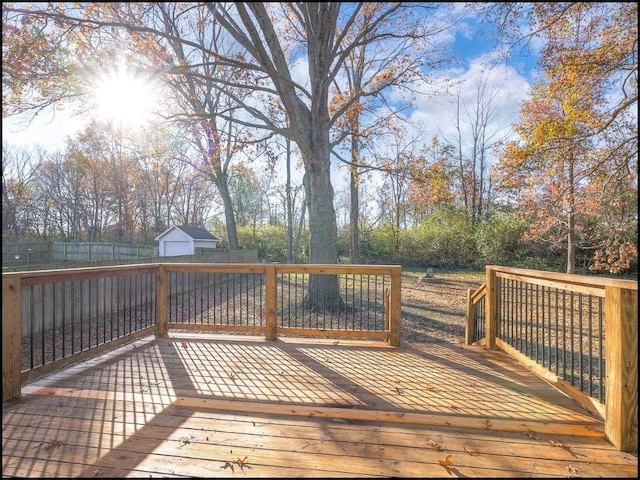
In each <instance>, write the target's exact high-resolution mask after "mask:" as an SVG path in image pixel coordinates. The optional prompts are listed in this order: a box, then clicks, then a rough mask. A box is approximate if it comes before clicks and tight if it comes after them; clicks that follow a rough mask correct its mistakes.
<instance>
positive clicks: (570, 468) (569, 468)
mask: <svg viewBox="0 0 640 480" xmlns="http://www.w3.org/2000/svg"><path fill="white" fill-rule="evenodd" d="M567 471H568V472H569V476H570V477H575V476H577V475H578V474H579V473H580V471H581V470H580V469H579V468H576V467H574V466H573V465H567Z"/></svg>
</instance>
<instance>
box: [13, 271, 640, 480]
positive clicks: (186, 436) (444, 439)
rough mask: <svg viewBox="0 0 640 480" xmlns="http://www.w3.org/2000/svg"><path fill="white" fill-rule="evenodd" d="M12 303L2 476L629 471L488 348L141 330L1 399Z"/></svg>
mask: <svg viewBox="0 0 640 480" xmlns="http://www.w3.org/2000/svg"><path fill="white" fill-rule="evenodd" d="M145 268H148V267H145ZM172 268H182V267H172ZM184 268H188V267H184ZM255 268H258V267H255ZM94 273H95V272H94ZM72 274H73V273H69V275H72ZM101 274H102V273H101ZM64 275H65V274H60V275H58V276H59V277H64ZM75 275H77V273H76V274H75ZM92 275H93V273H92ZM3 277H4V276H3ZM15 278H16V276H13V277H6V280H7V281H6V282H5V278H3V294H7V295H8V296H9V297H10V296H11V293H15V291H16V289H15V285H16V284H15V283H11V282H14V281H15ZM27 278H31V279H33V278H40V279H43V278H45V275H37V274H27V275H26V276H25V279H27ZM46 278H47V280H46V281H51V282H53V281H54V280H53V277H52V276H47V277H46ZM63 280H64V279H63V278H58V279H57V280H55V281H56V282H61V281H63ZM31 281H34V280H31ZM23 282H24V283H22V284H20V283H18V285H22V286H20V288H18V290H19V291H20V290H22V288H25V287H24V285H25V283H29V280H23ZM10 285H14V288H13V289H11V288H9V287H10ZM394 285H395V284H394ZM268 288H269V287H268V286H267V290H268ZM161 291H162V289H161ZM64 294H65V295H66V293H64ZM392 296H393V298H395V295H394V294H393V293H392V292H389V291H388V290H387V291H384V293H383V299H382V300H381V302H382V303H384V302H390V298H391V297H392ZM5 299H6V296H5ZM104 300H105V299H99V302H103V303H104ZM266 301H267V303H269V302H270V301H271V300H269V299H267V300H266ZM32 302H35V300H32ZM56 302H57V303H59V300H56V301H55V302H54V303H56ZM153 302H156V298H155V297H153ZM22 303H23V302H10V303H9V304H8V305H7V304H5V303H4V301H3V434H2V436H3V457H2V473H3V477H143V476H144V477H149V476H151V477H185V476H186V477H236V476H238V477H243V476H244V477H369V476H372V477H376V476H377V477H445V478H447V477H492V478H495V477H518V478H523V477H629V478H637V474H638V463H637V447H636V450H635V451H634V452H631V453H628V452H624V451H621V449H620V448H616V447H615V446H614V445H612V443H611V442H610V441H609V440H608V439H607V437H606V435H605V433H606V428H605V421H604V420H603V419H602V418H601V417H600V416H599V415H597V414H596V413H594V412H593V411H590V410H589V409H587V408H585V407H584V405H583V404H584V402H579V401H576V400H575V399H574V398H573V397H572V396H570V395H567V394H566V393H565V392H563V391H561V390H560V389H558V388H556V386H557V385H554V382H552V381H550V380H549V378H547V379H546V380H543V379H542V378H541V376H540V375H539V374H536V373H534V370H535V369H532V368H527V367H526V366H523V365H522V363H521V362H520V361H518V360H516V359H515V358H514V357H513V356H512V355H509V354H507V353H505V351H501V350H489V349H487V348H485V346H483V345H482V344H481V343H482V342H473V343H474V344H469V345H454V344H448V343H437V344H435V343H434V344H423V343H403V344H401V345H392V344H391V342H390V341H389V337H388V336H387V335H386V334H385V335H383V337H386V338H383V339H382V340H377V339H367V338H356V339H353V338H349V337H348V336H347V335H345V334H344V332H343V334H342V336H336V337H331V338H317V334H318V333H319V330H318V329H317V328H314V329H313V333H314V334H315V335H314V337H313V338H305V337H302V336H300V335H299V334H300V333H301V330H299V329H296V330H295V333H296V335H295V336H293V335H287V333H286V332H282V331H281V330H282V329H281V323H280V321H278V326H277V327H276V330H278V329H280V330H278V332H279V333H278V335H276V338H275V339H271V340H267V336H265V335H256V334H255V331H253V330H252V329H249V331H247V329H246V328H245V329H244V331H242V330H243V329H241V331H240V333H242V335H238V332H235V333H234V332H231V333H226V334H219V333H211V332H207V331H204V330H206V329H204V328H203V327H202V326H200V327H199V328H200V329H199V331H193V330H191V331H187V330H186V328H185V327H186V326H185V324H184V323H180V326H181V328H180V329H172V328H168V329H167V330H168V331H167V332H166V333H165V332H158V331H157V328H156V327H155V326H153V327H148V326H141V328H140V329H139V331H138V332H136V333H133V334H130V333H128V334H127V335H126V336H124V337H123V338H122V339H119V340H118V341H114V342H112V348H105V347H106V346H108V345H109V344H108V343H107V344H103V345H100V346H91V348H90V349H93V350H94V351H98V350H100V352H99V355H97V356H95V355H87V354H86V352H79V353H72V354H71V357H73V358H74V359H75V360H76V361H73V362H70V361H69V359H67V358H61V359H59V360H57V361H58V362H59V363H58V365H60V366H61V367H65V368H63V369H54V368H51V367H50V366H47V365H42V366H40V367H36V368H35V369H31V372H30V371H29V369H26V370H25V369H24V368H23V369H22V377H23V381H22V382H21V383H22V385H21V387H20V394H19V395H18V396H13V398H8V399H5V397H4V390H5V389H6V387H7V386H11V385H12V383H11V378H9V376H8V375H7V373H8V370H7V369H6V367H5V363H11V362H8V358H7V356H6V347H7V345H10V343H9V342H10V341H11V339H10V338H6V337H7V333H8V332H9V330H7V327H6V323H7V318H11V317H15V316H16V315H17V314H18V313H19V311H21V309H20V308H19V307H18V304H22ZM103 309H104V308H103ZM38 310H39V309H38V308H35V309H33V311H38ZM62 310H63V311H65V309H62ZM105 310H106V309H105ZM170 310H171V300H170V301H169V306H168V307H167V309H166V310H165V309H163V308H162V307H161V308H160V309H159V311H160V316H162V315H163V314H166V313H167V311H170ZM372 310H373V308H372ZM390 310H391V309H390V308H389V307H388V303H387V307H386V310H385V311H390ZM470 310H473V305H471V306H470ZM489 310H491V307H489ZM163 311H164V313H163ZM200 313H201V312H200ZM200 313H199V314H200ZM66 314H67V315H68V314H69V311H66ZM154 315H155V316H156V321H157V316H158V315H157V313H156V314H154ZM18 316H19V317H22V314H21V313H20V314H19V315H18ZM277 316H278V317H281V316H282V309H280V310H278V314H277ZM169 317H170V314H169ZM384 318H385V320H384V321H383V323H384V322H385V321H386V322H387V323H386V326H385V327H384V328H386V329H387V330H386V331H387V332H388V329H389V323H388V322H392V320H391V319H389V318H388V317H384ZM169 323H171V321H169ZM169 327H170V325H169ZM470 327H471V326H470ZM296 328H298V327H296ZM267 333H268V332H267ZM325 333H326V334H327V336H330V335H331V332H325ZM103 334H104V332H102V333H101V334H100V335H103ZM249 334H251V335H249ZM376 335H379V332H378V333H376ZM9 337H11V335H9ZM21 337H24V335H23V334H21V335H19V336H18V338H21ZM42 338H44V336H43V337H42ZM124 340H126V341H124ZM42 341H43V342H44V340H42ZM636 341H637V340H636ZM39 342H40V340H37V342H34V343H39ZM636 348H637V347H636ZM43 355H44V354H43ZM18 356H20V355H18ZM32 356H33V355H32ZM54 356H55V355H54ZM55 362H56V361H54V362H53V363H54V364H55ZM32 363H33V361H32ZM38 368H40V369H41V370H42V371H43V372H44V373H43V374H41V375H33V374H32V372H33V371H36V370H38ZM636 389H637V387H636ZM636 395H637V390H636ZM635 412H636V413H635V414H636V428H637V410H636V411H635ZM636 432H637V430H636ZM636 441H637V437H636Z"/></svg>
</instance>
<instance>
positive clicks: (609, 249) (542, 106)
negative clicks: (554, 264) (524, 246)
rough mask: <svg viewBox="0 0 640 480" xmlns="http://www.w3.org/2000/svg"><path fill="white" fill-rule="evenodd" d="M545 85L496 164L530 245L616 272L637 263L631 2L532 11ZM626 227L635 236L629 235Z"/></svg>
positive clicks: (572, 263)
mask: <svg viewBox="0 0 640 480" xmlns="http://www.w3.org/2000/svg"><path fill="white" fill-rule="evenodd" d="M529 14H530V19H531V20H532V22H533V23H534V27H535V30H537V31H539V32H541V34H542V35H543V37H544V39H545V42H546V43H545V48H544V50H543V52H542V59H541V65H542V66H543V67H544V70H545V78H544V80H543V81H541V82H540V83H539V84H538V85H537V86H536V87H535V88H534V89H533V91H532V97H531V100H530V101H528V102H527V103H526V104H525V105H524V106H523V110H522V119H521V120H520V122H519V123H518V125H517V131H518V133H519V135H520V136H521V141H520V142H512V143H510V144H509V145H508V146H507V148H506V150H505V152H504V154H503V155H502V157H501V162H500V169H501V172H502V175H501V185H502V187H503V189H505V190H504V191H506V192H508V193H509V194H510V195H512V198H513V199H515V200H516V202H517V204H518V205H519V207H520V209H521V211H522V212H523V213H525V212H526V214H528V218H529V220H530V229H529V233H530V234H531V235H532V238H535V239H537V240H544V241H548V242H550V244H551V245H559V244H562V245H564V247H565V248H566V252H567V272H568V273H574V272H575V271H576V252H577V248H578V247H580V249H581V250H583V251H593V252H594V253H595V256H594V258H595V261H594V262H593V263H592V265H591V267H592V269H594V270H605V269H606V270H609V271H610V272H613V273H616V272H618V271H620V270H621V269H625V268H629V265H630V261H632V260H633V259H634V258H637V248H636V247H635V245H634V243H635V244H637V153H638V150H637V112H636V113H634V109H635V108H637V4H627V3H622V4H620V3H618V4H607V3H605V4H602V3H596V4H587V3H579V4H565V3H563V4H555V3H553V4H552V3H543V4H535V5H534V6H533V7H532V9H531V10H530V11H529ZM629 221H631V222H632V225H633V224H635V229H633V228H629V223H628V222H629Z"/></svg>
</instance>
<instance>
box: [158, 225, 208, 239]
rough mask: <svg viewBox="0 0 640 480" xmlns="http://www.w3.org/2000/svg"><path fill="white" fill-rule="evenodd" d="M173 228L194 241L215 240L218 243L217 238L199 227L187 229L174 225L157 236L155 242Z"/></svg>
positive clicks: (186, 227) (183, 226) (184, 226)
mask: <svg viewBox="0 0 640 480" xmlns="http://www.w3.org/2000/svg"><path fill="white" fill-rule="evenodd" d="M174 228H178V229H180V230H182V231H183V232H184V233H186V234H187V235H189V236H190V237H191V238H193V239H194V240H216V241H220V239H219V238H217V237H215V236H214V235H212V234H211V233H210V232H209V231H207V230H205V229H204V228H201V227H188V226H186V225H174V226H173V227H170V228H168V229H167V230H165V231H164V232H162V233H161V234H160V235H158V236H157V237H156V240H158V239H159V238H161V237H163V236H164V235H166V234H167V233H169V232H170V231H171V230H173V229H174Z"/></svg>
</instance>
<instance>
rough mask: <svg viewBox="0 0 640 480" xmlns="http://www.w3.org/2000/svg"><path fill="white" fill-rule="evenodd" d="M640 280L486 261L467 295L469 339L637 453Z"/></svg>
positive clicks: (614, 441) (616, 442)
mask: <svg viewBox="0 0 640 480" xmlns="http://www.w3.org/2000/svg"><path fill="white" fill-rule="evenodd" d="M637 324H638V284H637V282H634V281H630V280H617V279H610V278H598V277H590V276H584V275H568V274H562V273H553V272H544V271H537V270H525V269H517V268H507V267H499V266H488V267H487V269H486V282H485V284H483V285H482V286H481V287H480V288H479V289H477V290H476V291H475V292H471V291H470V292H469V294H468V297H467V320H466V332H467V335H466V342H467V343H468V344H473V343H477V344H481V345H484V346H485V347H487V348H490V349H496V348H498V349H502V350H504V351H505V352H507V353H508V354H510V355H511V356H513V357H514V358H516V359H517V360H518V361H519V362H521V363H522V364H523V365H526V366H527V367H528V368H530V369H531V370H532V371H534V372H535V373H537V374H538V375H539V376H541V377H543V378H545V379H546V380H548V381H549V382H551V383H553V384H554V385H555V386H557V387H558V388H559V389H561V390H562V391H564V392H565V393H567V394H568V395H570V396H571V397H573V398H574V399H575V400H576V401H578V402H579V403H580V404H581V405H582V406H584V407H585V408H587V409H588V410H590V411H591V412H593V413H594V414H597V415H599V416H600V417H601V418H603V420H604V422H605V434H606V436H607V438H608V439H609V441H610V442H611V443H612V444H613V445H614V446H615V447H616V448H619V449H620V450H622V451H637V448H638V439H637V429H638V409H637V402H638V382H637V374H638V330H637Z"/></svg>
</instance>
